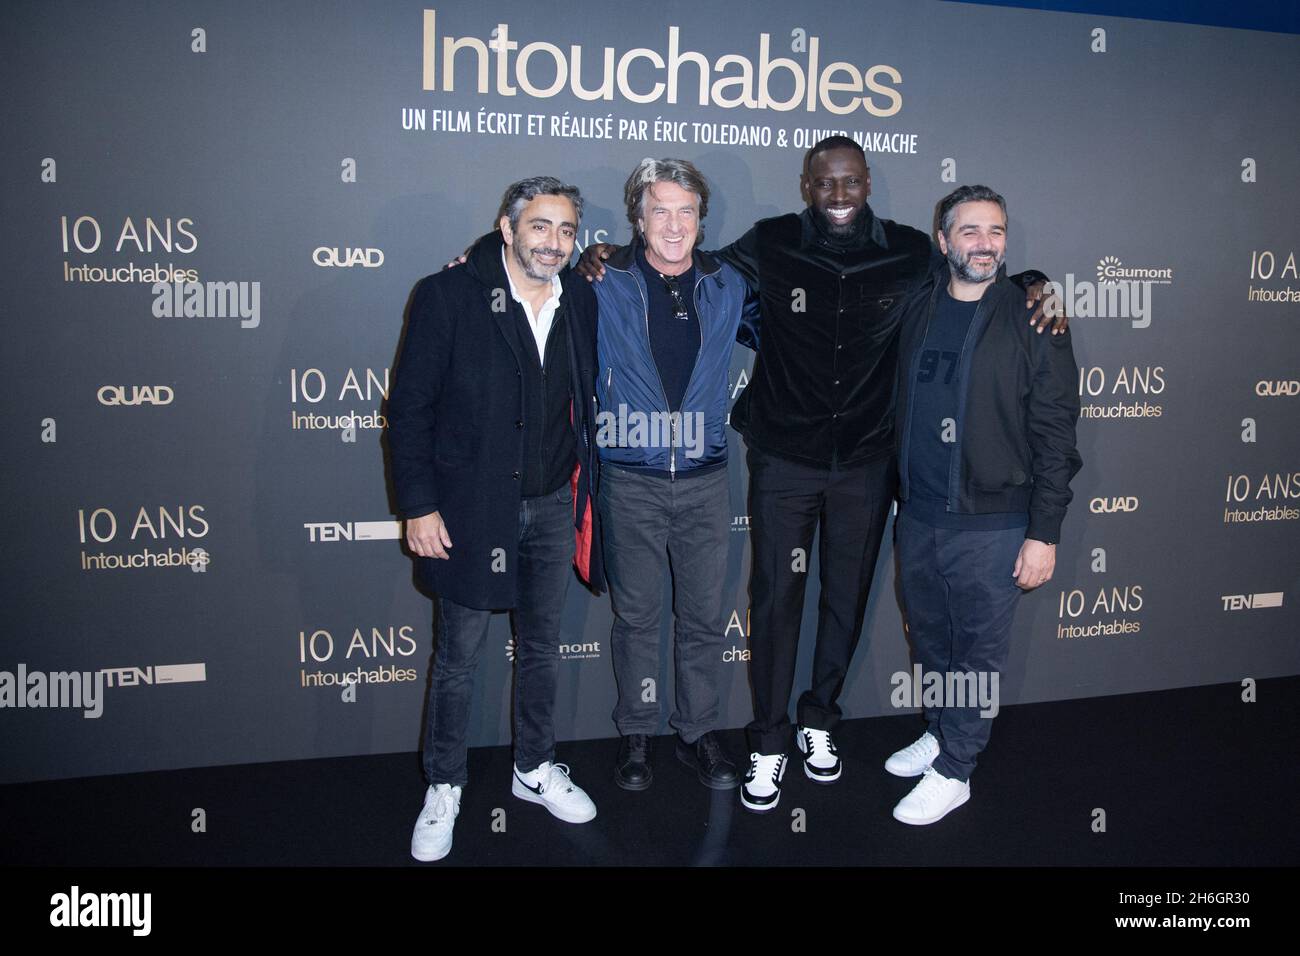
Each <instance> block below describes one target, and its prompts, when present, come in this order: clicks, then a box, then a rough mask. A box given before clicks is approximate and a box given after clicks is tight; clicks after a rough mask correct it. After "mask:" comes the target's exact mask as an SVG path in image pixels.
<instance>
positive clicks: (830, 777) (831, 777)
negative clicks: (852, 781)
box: [794, 730, 844, 783]
mask: <svg viewBox="0 0 1300 956" xmlns="http://www.w3.org/2000/svg"><path fill="white" fill-rule="evenodd" d="M794 742H795V744H796V746H798V748H799V752H800V753H801V754H803V756H804V760H803V773H804V776H805V777H807V778H808V779H809V780H811V781H812V782H813V783H834V782H835V781H836V780H838V779H840V774H841V773H843V771H844V764H843V763H841V764H840V765H839V766H838V767H836V768H835V772H834V773H833V774H821V773H814V772H813V771H812V769H811V768H810V767H809V766H808V749H807V744H806V742H805V741H804V739H803V734H802V733H800V732H799V731H798V730H796V731H795V735H794Z"/></svg>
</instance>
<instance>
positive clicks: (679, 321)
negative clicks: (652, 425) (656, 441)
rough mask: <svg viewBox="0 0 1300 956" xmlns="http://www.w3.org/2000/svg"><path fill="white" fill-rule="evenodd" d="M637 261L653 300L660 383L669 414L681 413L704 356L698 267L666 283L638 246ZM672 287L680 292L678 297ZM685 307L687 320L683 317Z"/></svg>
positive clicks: (652, 320)
mask: <svg viewBox="0 0 1300 956" xmlns="http://www.w3.org/2000/svg"><path fill="white" fill-rule="evenodd" d="M636 259H637V265H638V266H640V267H641V276H642V278H643V279H645V286H646V292H647V293H648V296H649V301H648V302H647V305H648V306H649V309H648V314H649V322H650V352H651V354H652V355H654V360H655V365H656V366H657V367H658V368H659V379H660V380H661V381H662V382H663V384H664V397H665V398H667V399H668V410H669V411H670V412H677V411H681V410H682V399H683V398H685V396H686V386H687V384H688V383H689V382H690V380H691V373H692V372H693V371H695V359H696V357H698V355H699V354H700V317H699V316H698V315H696V313H695V266H694V265H693V264H692V266H691V267H690V268H689V269H687V270H686V271H685V272H683V273H682V274H681V275H676V276H669V277H668V278H667V280H665V279H664V277H662V276H661V275H660V274H659V272H658V271H657V270H655V269H654V267H653V266H651V265H650V263H649V262H647V261H646V257H645V252H644V251H643V250H642V247H641V246H640V245H638V246H637V257H636ZM670 286H671V287H673V288H675V289H676V290H677V296H676V297H674V296H673V294H672V292H671V291H670ZM679 303H680V305H679ZM683 307H684V308H685V316H684V317H682V316H680V315H679V313H680V312H681V310H682V308H683ZM690 410H691V409H688V411H690ZM694 411H699V409H694Z"/></svg>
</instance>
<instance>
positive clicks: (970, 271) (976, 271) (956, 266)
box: [948, 245, 1006, 282]
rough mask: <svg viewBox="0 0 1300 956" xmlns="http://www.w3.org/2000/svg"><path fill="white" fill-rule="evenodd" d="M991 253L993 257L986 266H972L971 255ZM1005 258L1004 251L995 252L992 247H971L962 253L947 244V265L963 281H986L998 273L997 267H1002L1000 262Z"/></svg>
mask: <svg viewBox="0 0 1300 956" xmlns="http://www.w3.org/2000/svg"><path fill="white" fill-rule="evenodd" d="M981 255H991V256H993V257H994V259H993V262H991V263H990V264H989V265H988V266H987V267H983V266H972V265H971V262H970V260H971V256H981ZM1005 258H1006V251H1005V250H1004V251H1003V252H1002V253H1001V254H996V253H994V251H993V250H992V249H972V250H971V251H970V252H968V253H966V254H965V255H962V253H960V252H958V251H957V250H956V249H955V248H953V246H951V245H949V246H948V266H949V267H950V268H951V269H952V271H953V272H954V273H955V274H956V275H957V277H958V278H959V279H961V280H962V281H963V282H986V281H988V280H989V279H992V278H993V277H994V276H995V275H997V274H998V269H1000V268H1002V262H1003V260H1004V259H1005Z"/></svg>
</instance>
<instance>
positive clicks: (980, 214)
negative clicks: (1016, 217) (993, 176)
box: [939, 201, 1007, 285]
mask: <svg viewBox="0 0 1300 956" xmlns="http://www.w3.org/2000/svg"><path fill="white" fill-rule="evenodd" d="M939 251H941V252H942V253H943V254H944V255H945V256H947V257H948V265H949V266H951V267H952V274H953V276H954V277H955V278H956V279H957V280H958V281H960V282H964V283H968V284H974V285H982V284H984V283H987V282H992V281H993V279H994V278H995V277H996V276H997V274H998V269H999V268H1000V267H1001V266H1002V262H1003V260H1005V259H1006V254H1007V219H1006V216H1005V215H1004V214H1003V212H1002V207H1001V206H999V205H998V204H997V203H995V202H982V201H978V202H964V203H961V204H960V205H958V206H957V207H956V208H954V209H953V220H952V225H951V226H949V227H948V229H947V231H946V232H941V233H939Z"/></svg>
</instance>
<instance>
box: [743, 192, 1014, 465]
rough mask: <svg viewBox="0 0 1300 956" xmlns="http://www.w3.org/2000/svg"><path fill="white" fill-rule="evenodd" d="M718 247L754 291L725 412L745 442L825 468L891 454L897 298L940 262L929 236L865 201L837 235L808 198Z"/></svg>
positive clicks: (910, 289)
mask: <svg viewBox="0 0 1300 956" xmlns="http://www.w3.org/2000/svg"><path fill="white" fill-rule="evenodd" d="M717 255H718V256H719V257H721V258H722V259H725V260H726V261H727V262H729V263H731V264H732V265H733V266H735V267H736V268H737V269H738V270H739V271H740V272H741V274H742V275H744V276H745V278H746V279H747V280H748V282H749V284H750V286H751V287H752V288H755V289H757V290H758V293H759V297H760V299H761V307H762V315H761V319H760V322H759V335H760V342H761V345H760V348H759V351H758V357H757V358H756V359H755V360H754V374H753V376H752V378H751V379H750V382H749V385H748V386H747V387H746V388H745V391H744V392H742V393H741V395H740V398H738V399H737V400H736V405H735V407H734V408H733V409H732V412H731V424H732V427H734V428H735V429H737V430H738V431H739V432H740V433H741V434H742V435H744V436H745V442H746V444H748V445H749V446H750V447H753V448H757V449H758V450H760V451H763V452H767V453H769V454H773V455H778V456H780V457H783V458H788V459H792V460H794V461H798V462H803V463H805V464H811V465H815V466H819V467H824V468H829V467H831V465H832V464H836V463H838V464H840V465H854V464H859V463H862V462H866V461H870V460H871V459H874V458H878V457H880V456H882V455H889V454H892V453H893V451H894V397H893V394H894V376H895V374H896V371H897V365H898V329H899V321H900V318H901V317H900V314H899V310H898V309H897V308H896V306H897V304H898V303H899V302H901V301H902V299H903V298H904V297H906V296H907V295H908V293H910V292H912V291H913V290H915V289H917V288H918V287H919V286H920V285H921V284H922V283H923V282H924V281H925V279H926V277H927V276H928V275H929V274H930V272H931V271H932V270H933V269H935V268H937V267H938V266H940V265H942V263H943V261H944V260H943V257H942V256H940V255H939V253H938V251H937V250H936V249H935V248H934V246H933V244H932V243H931V242H930V238H929V237H928V236H927V235H926V234H925V233H923V232H921V231H919V230H917V229H913V228H912V227H910V226H904V225H901V224H899V223H896V222H893V221H891V220H888V219H880V218H878V217H876V216H875V215H874V214H873V213H872V212H871V209H870V207H868V208H867V210H866V215H865V218H863V219H860V220H859V224H858V228H857V229H856V230H855V231H854V233H853V234H852V235H851V236H848V237H846V238H843V239H839V238H837V237H834V236H831V235H829V234H828V233H827V232H826V231H824V230H823V229H822V227H821V224H820V222H819V221H818V220H817V218H816V216H815V214H814V213H813V211H812V210H811V209H805V210H804V211H803V212H802V213H799V214H794V213H791V214H789V215H785V216H777V217H775V218H772V219H764V220H761V221H760V222H758V223H757V224H755V226H754V228H752V229H750V230H749V232H747V233H745V235H744V236H742V237H741V238H740V239H738V240H737V241H736V242H734V243H732V244H731V245H730V246H728V247H726V248H725V249H722V250H719V252H718V253H717ZM1031 277H1032V278H1038V277H1039V276H1038V274H1037V273H1024V274H1022V275H1021V276H1017V277H1015V278H1014V279H1013V281H1015V282H1017V283H1023V282H1024V281H1026V280H1028V279H1030V278H1031Z"/></svg>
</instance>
